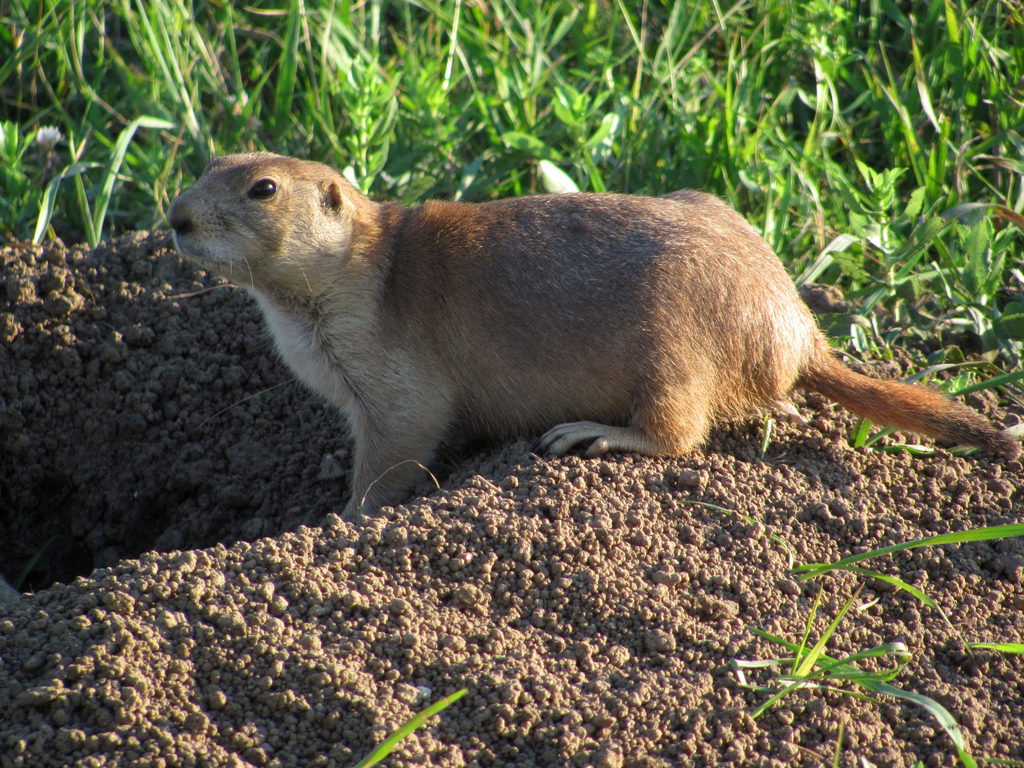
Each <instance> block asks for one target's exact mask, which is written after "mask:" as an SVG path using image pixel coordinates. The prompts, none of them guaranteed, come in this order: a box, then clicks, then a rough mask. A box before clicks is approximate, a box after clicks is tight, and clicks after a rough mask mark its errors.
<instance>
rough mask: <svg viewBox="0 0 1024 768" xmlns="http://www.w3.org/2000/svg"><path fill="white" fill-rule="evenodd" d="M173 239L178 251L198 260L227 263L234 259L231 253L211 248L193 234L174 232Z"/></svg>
mask: <svg viewBox="0 0 1024 768" xmlns="http://www.w3.org/2000/svg"><path fill="white" fill-rule="evenodd" d="M173 240H174V247H175V249H176V250H177V251H178V252H180V253H183V254H185V255H186V256H188V257H189V258H192V259H195V260H196V261H203V262H207V263H213V264H225V263H230V262H231V261H232V259H231V254H230V253H225V252H223V251H221V250H220V249H217V248H213V249H211V248H210V247H209V246H208V245H206V244H204V243H202V242H200V241H198V240H197V239H196V238H194V237H192V236H191V235H188V234H182V233H180V232H174V233H173Z"/></svg>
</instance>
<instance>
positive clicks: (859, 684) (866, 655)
mask: <svg viewBox="0 0 1024 768" xmlns="http://www.w3.org/2000/svg"><path fill="white" fill-rule="evenodd" d="M1021 536H1024V524H1022V523H1011V524H1007V525H996V526H989V527H985V528H973V529H968V530H966V531H954V532H951V533H944V534H939V535H937V536H929V537H927V538H923V539H914V540H912V541H905V542H901V543H899V544H894V545H891V546H888V547H881V548H879V549H874V550H871V551H868V552H862V553H860V554H856V555H850V556H849V557H845V558H842V559H841V560H838V561H836V562H834V563H808V564H804V565H798V566H796V567H795V568H793V569H792V572H793V573H794V574H797V575H799V576H800V578H801V579H803V580H807V579H812V578H816V577H820V576H824V575H826V574H828V573H833V572H847V573H851V574H853V575H855V576H858V577H869V578H874V579H878V580H880V581H884V582H886V583H888V584H891V585H892V586H894V587H897V588H898V589H901V590H903V591H904V592H907V593H908V594H910V595H912V596H913V597H914V598H916V599H917V600H918V601H919V602H921V603H922V604H923V605H926V606H928V607H929V608H932V609H934V610H936V611H937V612H938V613H939V615H941V616H942V618H943V620H944V621H945V622H946V624H947V625H948V626H949V627H950V629H951V630H952V631H953V634H954V635H956V636H957V637H960V638H961V640H963V637H962V636H961V633H960V632H959V631H958V630H957V628H956V627H955V626H954V625H953V623H952V622H950V620H949V618H948V617H947V616H946V614H945V612H944V611H943V610H942V608H941V607H940V606H939V605H938V604H937V603H936V602H935V601H934V600H932V599H931V598H930V597H929V596H928V595H927V594H925V592H924V591H923V590H921V589H919V588H918V587H915V586H914V585H912V584H908V583H907V582H905V581H903V580H902V579H900V578H898V577H895V576H891V575H889V574H886V573H882V572H880V571H876V570H872V569H869V568H865V567H863V566H861V565H858V564H859V563H863V562H864V561H866V560H871V559H874V558H877V557H882V556H885V555H889V554H895V553H897V552H902V551H905V550H909V549H917V548H920V547H931V546H943V545H948V544H967V543H971V542H977V541H995V540H999V539H1006V538H1014V537H1021ZM862 586H863V585H860V586H858V587H857V588H856V589H855V590H854V591H853V593H852V594H851V596H850V597H849V598H848V599H847V600H846V601H845V602H844V603H843V605H842V607H841V608H840V609H839V610H838V611H837V612H836V615H835V616H834V617H833V618H832V620H831V621H830V622H829V624H828V625H827V626H826V628H825V629H824V630H822V631H821V634H820V635H819V636H818V638H817V640H815V641H814V642H813V643H812V641H811V638H812V636H813V634H814V625H815V620H816V618H817V614H818V609H819V607H820V605H821V601H822V599H823V596H824V595H825V590H824V589H822V590H819V591H818V593H817V596H816V597H815V600H814V603H813V605H812V606H811V609H810V611H809V612H808V615H807V618H806V620H805V622H804V629H803V634H802V637H801V639H800V641H799V642H792V641H791V640H787V639H786V638H783V637H780V636H778V635H776V634H773V633H771V632H766V631H765V630H762V629H759V628H756V627H754V628H752V629H751V631H752V632H754V634H756V635H757V636H758V637H761V638H764V639H765V640H769V641H770V642H772V643H775V644H777V645H781V646H783V647H784V648H785V649H786V650H787V651H789V653H790V654H792V655H790V656H786V657H783V658H774V659H758V660H749V659H734V660H733V662H732V667H733V669H734V670H735V671H736V674H737V677H738V679H739V682H740V684H741V685H743V686H744V687H747V688H750V689H752V690H755V691H759V692H762V693H767V694H769V695H768V698H767V699H765V700H764V701H763V702H762V703H761V704H759V705H757V706H756V707H754V709H753V710H752V712H751V714H752V716H753V717H754V718H755V719H756V718H758V717H760V716H761V715H763V714H764V713H765V712H767V711H769V710H770V709H771V708H772V707H773V706H774V705H775V704H777V703H779V702H780V701H781V700H782V699H784V698H785V697H787V696H789V695H791V694H793V693H795V692H796V691H798V690H801V689H811V690H818V691H822V692H831V693H840V694H847V695H851V696H854V697H855V698H859V699H864V700H868V701H872V702H875V703H878V704H880V703H882V702H883V701H884V699H880V698H879V696H882V697H887V698H895V699H897V700H901V701H905V702H909V703H911V704H915V705H917V706H919V707H922V708H924V710H925V711H926V712H928V714H929V715H931V717H932V718H933V719H934V720H935V721H936V722H937V723H938V725H939V726H940V727H941V728H942V729H943V730H944V731H945V732H946V734H947V735H948V736H949V738H950V740H951V741H952V743H953V746H954V749H955V750H956V753H957V757H958V759H959V761H960V763H961V764H962V765H964V766H965V768H974V767H975V766H977V760H976V759H975V757H974V756H973V755H972V754H971V752H970V750H969V749H968V748H967V745H966V741H965V739H964V735H963V732H962V731H961V729H960V726H959V725H958V724H957V722H956V719H955V718H954V717H953V715H952V714H950V712H949V711H948V710H947V709H946V708H945V707H943V706H942V705H941V704H940V703H939V702H937V701H936V700H935V699H933V698H931V697H929V696H926V695H924V694H921V693H916V692H914V691H908V690H905V689H902V688H899V687H896V686H895V685H893V684H892V681H893V680H895V679H896V678H897V677H898V676H899V675H900V673H901V672H902V671H903V669H904V667H906V666H907V665H908V664H909V663H911V662H912V661H913V656H912V654H911V653H910V650H909V648H908V646H907V645H906V643H903V642H889V643H881V644H879V645H876V646H873V647H871V648H868V649H865V650H861V651H857V652H855V653H852V654H848V655H847V656H845V657H843V658H835V657H832V656H829V655H828V654H826V653H825V648H826V646H827V645H828V643H829V641H830V640H831V639H832V638H833V637H834V636H835V634H836V631H837V630H838V629H839V626H840V624H841V623H842V622H843V619H844V618H845V617H846V616H847V614H848V613H849V611H850V609H851V608H853V607H854V605H855V603H856V602H857V599H858V597H859V595H860V591H861V588H862ZM872 604H873V603H872ZM964 646H965V647H966V648H967V649H968V650H974V649H977V650H989V651H997V652H1001V653H1007V654H1021V653H1024V644H1021V643H1016V642H987V641H986V642H979V641H964ZM875 660H882V661H885V660H889V661H890V662H891V666H887V667H882V668H880V669H878V668H865V667H864V666H863V664H864V663H865V662H872V661H875ZM763 670H771V671H774V674H773V676H772V677H771V679H770V680H768V681H766V682H765V683H757V682H752V681H751V680H748V675H757V674H758V673H759V672H761V671H763ZM777 670H780V671H777ZM838 742H839V744H837V759H838V749H839V745H841V742H842V727H841V726H840V728H839V738H838Z"/></svg>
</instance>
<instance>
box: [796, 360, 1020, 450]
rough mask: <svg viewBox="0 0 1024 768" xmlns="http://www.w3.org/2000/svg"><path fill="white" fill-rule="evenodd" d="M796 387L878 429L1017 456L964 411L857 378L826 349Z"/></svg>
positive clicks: (930, 394)
mask: <svg viewBox="0 0 1024 768" xmlns="http://www.w3.org/2000/svg"><path fill="white" fill-rule="evenodd" d="M796 386H798V387H801V388H803V389H809V390H812V391H814V392H820V393H821V394H823V395H824V396H825V397H827V398H829V399H830V400H835V401H836V402H837V403H839V404H840V405H842V406H843V407H844V408H848V409H850V410H851V411H853V412H854V413H857V414H859V415H861V416H866V417H867V418H869V419H871V420H872V421H874V422H876V423H878V424H884V425H886V426H890V427H896V428H897V429H905V430H908V431H910V432H916V433H918V434H922V435H927V436H928V437H932V438H935V439H937V440H942V441H945V442H951V443H956V444H958V445H960V444H967V445H974V446H977V447H979V448H983V449H984V450H986V451H988V452H990V453H993V454H999V455H1001V456H1005V457H1006V458H1007V459H1015V458H1017V457H1018V456H1019V455H1020V445H1019V444H1018V443H1017V441H1016V440H1015V439H1013V438H1012V437H1010V436H1009V435H1006V434H1004V433H1003V432H1001V431H1000V430H998V429H996V428H995V427H993V426H992V425H991V424H990V423H989V422H988V421H987V420H986V419H985V418H984V417H982V416H981V415H980V414H978V413H975V412H974V411H972V410H971V409H970V408H968V407H967V406H965V405H961V404H960V403H958V402H955V401H954V400H951V399H949V398H948V397H946V396H945V395H943V394H940V393H939V392H936V391H935V390H933V389H929V388H928V387H924V386H920V385H918V384H904V383H903V382H901V381H882V380H880V379H872V378H871V377H869V376H864V375H862V374H859V373H857V372H856V371H853V370H851V369H850V368H847V367H846V366H845V365H843V364H842V363H841V362H840V361H839V360H837V359H836V358H835V356H833V354H832V353H831V352H830V351H829V350H827V349H821V348H820V347H819V351H818V352H817V354H816V355H815V356H814V357H813V358H812V359H811V361H810V364H809V365H808V367H807V369H806V370H805V371H804V372H803V373H802V374H801V375H800V377H799V378H798V379H797V382H796Z"/></svg>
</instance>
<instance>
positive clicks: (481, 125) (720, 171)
mask: <svg viewBox="0 0 1024 768" xmlns="http://www.w3.org/2000/svg"><path fill="white" fill-rule="evenodd" d="M843 5H844V4H833V3H827V2H824V1H823V0H821V1H819V2H800V3H795V2H793V3H789V2H782V1H781V0H760V1H758V2H737V3H735V4H730V5H722V4H719V3H717V2H693V3H675V2H668V0H664V1H660V0H653V1H651V2H642V3H641V2H636V1H635V0H631V1H629V2H627V1H626V0H616V2H608V1H607V0H587V1H585V2H576V1H575V0H557V1H552V2H545V3H536V2H532V0H496V1H495V2H492V3H464V2H457V1H454V0H449V2H442V1H441V0H419V1H418V2H383V1H382V0H368V1H366V2H351V0H333V2H323V1H321V0H308V2H298V0H289V2H286V3H283V4H279V5H275V6H272V7H267V8H265V9H262V10H258V9H256V8H255V7H251V6H244V7H237V6H234V5H232V4H222V3H211V4H196V3H192V2H188V1H187V0H159V1H157V2H152V3H146V4H132V3H128V2H127V1H126V0H119V1H118V2H99V1H98V0H47V1H46V2H42V3H36V2H28V0H12V1H11V2H9V3H5V4H4V6H3V8H4V10H2V11H0V14H2V17H0V54H2V56H0V62H3V63H2V64H0V131H2V136H0V237H6V238H8V239H11V240H32V239H35V240H40V239H44V238H46V237H50V236H53V235H58V236H61V237H63V238H64V239H66V240H67V239H71V240H75V239H86V240H88V241H89V242H92V243H95V242H97V241H98V240H99V239H100V238H101V237H104V236H110V235H112V234H116V233H118V232H121V231H125V230H128V229H133V228H155V227H161V226H165V222H164V216H165V214H166V211H167V209H168V207H169V205H170V202H171V201H172V200H173V198H174V196H175V194H176V193H177V191H178V190H179V189H180V188H182V187H183V186H185V185H187V184H188V183H190V182H191V180H192V179H194V178H195V177H196V176H197V175H198V174H199V173H200V171H201V170H202V167H203V165H204V163H205V162H206V161H207V159H208V158H209V157H210V156H211V155H213V154H216V153H223V152H233V151H239V150H247V149H263V148H266V149H270V150H274V151H278V152H283V153H289V154H295V155H301V156H305V157H311V158H315V159H320V160H324V161H327V162H330V163H333V164H335V165H337V166H338V167H340V168H343V169H347V172H348V173H347V175H348V176H349V177H350V178H351V179H352V180H353V181H355V182H356V183H357V184H358V185H359V186H360V187H361V188H362V189H363V190H364V191H366V192H368V193H370V194H372V195H374V196H377V197H379V198H385V199H399V200H402V201H405V202H407V203H415V202H419V201H422V200H423V199H425V198H427V197H448V198H457V199H466V200H482V199H488V198H493V197H501V196H509V195H519V194H526V193H532V192H538V191H544V190H545V189H553V190H566V189H573V188H579V189H583V190H592V191H602V190H616V191H627V192H634V193H650V194H660V193H664V192H667V191H671V190H674V189H678V188H680V187H685V186H689V187H697V188H701V189H706V190H710V191H713V192H715V193H717V194H719V195H721V196H723V197H724V198H726V199H727V200H729V202H731V203H732V204H733V205H735V206H736V207H737V208H739V209H740V210H741V211H742V212H743V213H744V214H745V215H747V216H748V217H749V218H750V220H751V221H752V222H753V223H754V224H755V225H756V226H757V227H758V228H760V229H761V231H762V232H763V233H764V235H765V237H766V239H767V240H768V241H769V243H771V245H772V246H773V247H774V248H775V249H776V250H777V251H778V252H779V254H780V255H781V256H782V258H783V259H784V260H785V261H786V262H787V263H788V265H789V267H790V270H791V272H792V274H793V275H794V276H795V277H796V278H797V279H798V282H805V281H808V280H811V279H813V280H818V281H822V282H827V283H832V284H836V285H839V286H840V287H841V288H842V289H843V291H844V292H845V294H846V296H847V298H848V299H850V300H851V301H852V302H854V304H855V305H856V307H857V311H856V312H855V313H853V314H851V315H847V316H839V317H829V318H825V323H826V325H827V326H828V329H829V331H830V332H831V333H832V334H833V335H834V336H837V337H840V338H849V339H850V340H851V342H852V347H853V351H854V353H855V354H859V355H864V356H871V357H883V358H884V357H890V356H892V354H893V352H892V348H893V345H894V343H895V342H896V341H897V340H900V341H902V342H905V343H909V344H910V345H911V347H912V348H913V349H915V350H918V351H915V355H917V356H918V357H919V358H920V363H921V364H922V365H925V364H933V365H934V364H941V363H955V362H960V361H962V359H963V357H964V355H970V356H972V357H975V358H977V357H978V356H979V355H980V356H983V359H985V360H986V361H988V362H989V363H991V364H992V365H991V366H990V367H989V368H988V370H986V371H980V372H979V373H980V374H987V375H988V376H989V377H994V376H998V375H999V374H1001V373H1004V372H1005V371H1007V370H1013V369H1016V368H1018V367H1019V364H1020V358H1021V349H1022V344H1024V293H1022V290H1024V288H1022V285H1024V271H1022V269H1021V260H1020V255H1019V254H1020V253H1021V252H1022V250H1024V249H1022V247H1021V246H1022V236H1021V230H1020V225H1021V222H1022V221H1024V216H1022V212H1024V183H1022V178H1024V174H1022V171H1024V161H1022V160H1021V154H1022V151H1024V137H1022V134H1021V126H1024V106H1022V104H1024V93H1022V91H1021V86H1020V81H1019V74H1020V72H1022V71H1024V19H1022V15H1021V11H1020V8H1019V6H1018V5H1016V4H1013V3H1009V2H1006V0H984V1H983V2H980V3H974V4H970V5H968V4H967V3H965V2H956V0H947V1H945V2H938V1H935V2H928V3H919V4H916V5H913V6H907V5H906V4H899V5H897V4H894V3H891V2H888V0H873V2H867V3H861V4H857V5H856V7H855V10H850V9H846V8H844V7H842V6H843ZM907 7H913V8H914V12H913V14H912V15H908V14H907V13H906V11H905V10H904V9H905V8H907ZM46 127H54V128H56V129H58V130H59V131H60V136H61V138H60V139H59V140H58V141H57V142H56V143H53V142H52V141H50V140H45V141H40V137H41V131H42V129H44V128H46ZM45 135H46V134H45V133H43V134H42V136H45ZM51 138H52V136H51ZM926 353H927V354H928V358H927V360H925V359H923V356H924V355H925V354H926ZM1011 390H1014V392H1015V391H1016V390H1015V389H1014V388H1013V387H1012V386H1011Z"/></svg>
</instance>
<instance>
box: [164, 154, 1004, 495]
mask: <svg viewBox="0 0 1024 768" xmlns="http://www.w3.org/2000/svg"><path fill="white" fill-rule="evenodd" d="M169 219H170V224H171V226H172V227H173V229H174V238H175V244H176V247H177V248H178V250H180V251H182V252H183V253H185V254H187V255H189V256H191V257H193V258H194V259H196V260H197V261H198V262H200V263H201V264H202V265H203V266H205V267H207V268H210V269H212V270H214V271H216V272H218V273H220V274H222V275H224V276H226V277H227V278H229V279H230V280H232V281H234V282H235V283H237V284H238V285H241V286H244V287H245V288H246V289H247V290H248V291H249V292H250V293H251V294H252V295H253V297H254V298H255V300H256V301H257V303H258V304H259V306H260V308H261V309H262V311H263V313H264V315H265V317H266V321H267V324H268V326H269V327H270V330H271V332H272V334H273V336H274V338H275V340H276V343H277V349H278V351H279V353H280V355H281V356H282V357H283V358H284V360H285V362H286V363H287V364H288V365H289V366H290V367H291V368H292V370H293V371H294V372H295V374H296V375H297V376H298V378H299V379H301V380H302V381H303V382H304V383H305V384H306V385H307V386H309V387H310V388H311V389H313V390H314V391H316V392H318V393H319V394H320V395H322V396H323V397H324V398H326V399H327V400H328V401H329V402H330V403H332V404H333V405H334V406H336V407H337V408H338V409H340V410H341V411H342V412H343V413H344V414H345V416H346V417H347V419H348V422H349V424H350V426H351V430H352V434H353V437H354V440H355V452H354V468H353V481H352V489H351V490H352V500H351V501H350V502H349V504H348V507H347V508H346V514H348V515H351V514H352V513H354V512H356V511H359V510H363V511H368V512H372V511H375V510H376V509H377V508H378V507H380V506H381V505H383V504H389V503H395V502H398V501H402V500H403V499H404V498H405V497H406V496H407V495H408V493H409V491H410V489H411V488H412V486H413V485H414V484H415V480H416V477H417V474H418V473H419V472H421V471H422V468H423V467H424V466H425V465H427V464H428V463H429V462H430V459H431V457H432V454H433V452H434V451H435V449H436V447H437V445H438V443H439V442H440V441H441V440H442V438H443V437H444V436H445V434H446V433H448V432H450V431H458V432H459V433H468V434H474V435H486V436H505V435H510V434H515V433H524V432H530V431H534V430H538V431H539V430H541V429H547V430H548V431H547V432H546V433H545V434H544V436H543V438H542V446H543V447H544V448H545V449H546V450H548V451H550V452H551V453H554V454H562V453H565V452H566V451H569V450H570V449H572V448H573V447H574V446H577V445H581V446H583V447H584V448H585V452H586V455H588V456H596V455H599V454H602V453H604V452H606V451H633V452H637V453H643V454H648V455H652V456H657V455H672V454H681V453H684V452H686V451H691V450H693V449H695V448H698V447H699V446H700V445H701V444H702V443H703V442H704V440H705V438H706V436H707V434H708V430H709V429H710V428H711V427H712V426H713V425H715V424H717V423H721V422H723V421H728V420H733V419H740V418H744V417H748V416H750V415H754V414H756V413H758V412H760V411H763V410H764V409H765V408H771V407H778V408H782V409H789V410H791V409H792V405H791V404H789V400H788V394H789V392H790V390H792V389H793V388H794V387H799V388H804V389H810V390H814V391H817V392H820V393H822V394H823V395H825V396H826V397H829V398H831V399H833V400H836V401H837V402H839V403H840V404H842V405H843V406H845V407H847V408H849V409H850V410H852V411H854V412H856V413H859V414H862V415H864V416H867V417H868V418H870V419H871V420H873V421H876V422H878V423H880V424H888V425H891V426H894V427H898V428H900V429H906V430H910V431H913V432H918V433H921V434H924V435H928V436H931V437H934V438H937V439H940V440H944V441H949V442H955V443H967V444H971V445H976V446H980V447H982V448H984V449H986V450H988V451H991V452H994V453H999V454H1002V455H1005V456H1008V457H1016V456H1017V455H1018V454H1019V452H1020V449H1019V446H1018V445H1017V443H1016V442H1015V441H1014V440H1012V439H1011V438H1010V437H1008V436H1006V435H1005V434H1003V433H1001V432H1000V431H998V430H997V429H995V428H994V427H993V426H992V425H991V424H989V423H988V421H987V420H986V419H984V418H983V417H981V416H980V415H979V414H977V413H975V412H974V411H972V410H971V409H969V408H967V407H966V406H963V405H960V404H958V403H955V402H953V401H952V400H950V399H948V398H947V397H945V396H944V395H941V394H939V393H937V392H935V391H933V390H930V389H928V388H926V387H922V386H916V385H910V384H904V383H900V382H893V381H879V380H876V379H872V378H869V377H867V376H863V375H861V374H858V373H855V372H854V371H852V370H850V369H849V368H847V367H846V366H845V365H843V364H842V363H841V362H839V361H838V360H837V359H836V358H835V357H834V356H833V354H832V352H831V350H830V348H829V346H828V343H827V341H826V340H825V337H824V336H823V335H822V333H821V331H820V330H819V329H818V326H817V324H816V322H815V320H814V318H813V317H812V315H811V313H810V311H809V310H808V308H807V306H806V305H805V304H804V303H803V301H802V300H801V299H800V297H799V295H798V294H797V291H796V289H795V287H794V285H793V283H792V281H791V280H790V278H789V276H788V275H787V274H786V272H785V270H784V268H783V266H782V263H781V262H780V261H779V259H778V258H777V257H776V256H775V254H774V253H773V252H772V251H771V249H770V248H769V247H768V245H767V244H766V243H765V242H764V240H763V239H761V237H760V236H759V235H758V234H757V233H756V232H755V231H754V230H753V229H752V228H751V227H750V226H749V225H748V224H747V222H746V221H745V220H744V219H743V218H742V217H741V216H740V215H739V214H738V213H736V212H735V211H734V210H733V209H732V208H730V207H729V206H727V205H726V204H725V203H723V202H722V201H721V200H719V199H718V198H716V197H713V196H712V195H708V194H704V193H701V192H695V191H690V190H683V191H679V192H675V193H672V194H671V195H668V196H666V197H665V198H646V197H636V196H630V195H617V194H566V195H541V196H536V197H524V198H516V199H509V200H499V201H495V202H488V203H479V204H468V203H448V202H427V203H425V204H424V205H422V206H420V207H417V208H409V209H407V208H403V207H402V206H400V205H398V204H388V205H380V204H377V203H374V202H372V201H370V200H369V199H367V198H366V197H364V196H363V195H361V194H360V193H359V192H357V191H356V190H355V189H353V188H352V187H351V185H349V184H348V183H347V182H346V181H345V180H344V179H343V178H342V177H341V175H340V174H338V173H337V172H336V171H334V170H333V169H331V168H329V167H327V166H325V165H322V164H320V163H315V162H309V161H304V160H297V159H293V158H288V157H282V156H279V155H272V154H266V153H255V154H245V155H230V156H226V157H220V158H217V159H214V160H213V161H211V162H210V164H209V165H208V166H207V167H206V170H205V171H204V173H203V175H202V177H201V178H200V179H199V181H198V182H197V183H196V185H195V186H194V187H193V188H192V189H190V190H188V191H186V192H184V193H182V194H181V195H180V196H179V197H178V198H177V200H175V201H174V204H173V205H172V206H171V210H170V214H169Z"/></svg>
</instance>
